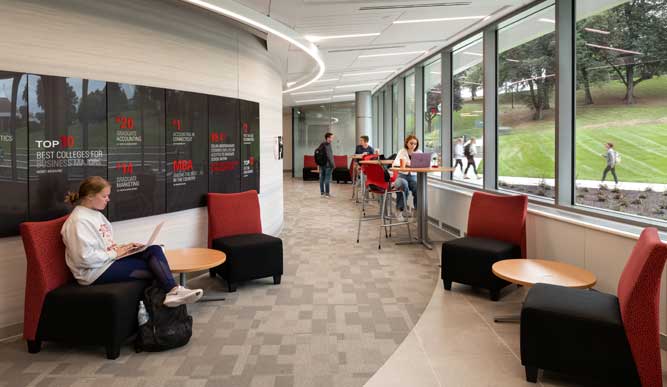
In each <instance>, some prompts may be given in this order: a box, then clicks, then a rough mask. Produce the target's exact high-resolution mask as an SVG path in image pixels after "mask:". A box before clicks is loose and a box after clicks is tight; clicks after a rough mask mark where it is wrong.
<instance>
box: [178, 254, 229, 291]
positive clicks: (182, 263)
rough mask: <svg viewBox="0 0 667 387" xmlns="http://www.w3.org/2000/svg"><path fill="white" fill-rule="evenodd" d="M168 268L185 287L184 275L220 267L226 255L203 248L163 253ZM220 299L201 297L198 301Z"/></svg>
mask: <svg viewBox="0 0 667 387" xmlns="http://www.w3.org/2000/svg"><path fill="white" fill-rule="evenodd" d="M165 255H166V256H167V262H168V263H169V268H170V269H171V271H172V272H173V273H178V274H179V275H178V279H179V283H180V285H181V286H185V273H192V272H195V271H202V270H208V269H211V268H214V267H216V266H220V265H222V264H223V263H225V261H226V260H227V255H225V253H223V252H222V251H219V250H213V249H207V248H203V247H191V248H185V249H174V250H167V251H165ZM220 300H224V298H221V297H210V296H209V297H206V298H204V297H202V298H201V300H200V301H220Z"/></svg>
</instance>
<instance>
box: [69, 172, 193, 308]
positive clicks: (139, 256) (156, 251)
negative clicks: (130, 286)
mask: <svg viewBox="0 0 667 387" xmlns="http://www.w3.org/2000/svg"><path fill="white" fill-rule="evenodd" d="M110 193H111V184H109V182H108V181H106V180H105V179H104V178H102V177H100V176H91V177H88V178H86V179H85V180H83V181H82V182H81V184H80V186H79V191H78V192H69V193H67V195H65V202H66V203H69V204H72V205H74V206H75V207H74V210H73V211H72V213H71V214H70V216H69V218H67V220H66V221H65V224H63V227H62V229H61V231H60V233H61V235H62V237H63V242H64V243H65V248H66V249H65V259H66V262H67V266H68V267H69V269H70V270H71V271H72V274H73V275H74V278H76V280H77V281H78V282H79V284H81V285H92V284H104V283H113V282H123V281H131V280H142V279H151V278H154V279H155V280H157V282H158V283H159V285H160V286H161V287H162V288H163V289H164V291H165V292H167V294H166V297H165V299H164V304H165V305H166V306H168V307H175V306H178V305H182V304H189V303H193V302H196V301H197V300H199V298H201V296H202V295H203V293H204V292H203V291H202V290H201V289H187V288H184V287H182V286H177V285H176V282H175V281H174V277H173V276H172V274H171V270H170V269H169V264H168V263H167V258H166V257H165V255H164V252H163V251H162V247H160V246H149V247H148V248H147V249H145V250H143V251H140V252H137V253H134V254H130V253H131V252H132V250H135V249H138V248H141V247H142V245H141V244H140V243H127V244H124V245H118V244H116V243H115V242H114V240H113V229H112V227H111V223H110V222H109V220H108V219H107V218H106V217H105V216H104V214H102V212H101V211H103V210H104V209H105V208H106V206H107V203H109V195H110Z"/></svg>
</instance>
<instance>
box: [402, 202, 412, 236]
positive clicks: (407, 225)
mask: <svg viewBox="0 0 667 387" xmlns="http://www.w3.org/2000/svg"><path fill="white" fill-rule="evenodd" d="M401 194H403V203H405V205H406V206H407V204H408V201H407V198H406V195H405V192H401ZM405 222H406V223H405V226H406V227H407V228H408V240H409V241H412V233H411V232H410V221H409V220H408V219H406V220H405Z"/></svg>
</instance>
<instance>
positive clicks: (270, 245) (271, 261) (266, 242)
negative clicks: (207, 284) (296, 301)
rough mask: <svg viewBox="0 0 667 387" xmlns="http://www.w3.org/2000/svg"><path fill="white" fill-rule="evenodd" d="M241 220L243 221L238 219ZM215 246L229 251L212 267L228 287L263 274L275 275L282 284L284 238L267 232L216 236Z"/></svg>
mask: <svg viewBox="0 0 667 387" xmlns="http://www.w3.org/2000/svg"><path fill="white" fill-rule="evenodd" d="M238 221H242V219H239V220H238ZM212 248H214V249H216V250H220V251H222V252H223V253H225V254H227V260H226V261H225V263H223V264H222V265H220V266H217V267H215V268H213V269H211V274H213V275H214V274H219V275H220V276H221V277H222V278H224V279H225V281H227V286H228V287H229V291H230V292H233V291H236V284H237V283H238V282H242V281H248V280H253V279H258V278H264V277H273V283H274V284H276V285H277V284H279V283H280V279H281V276H282V274H283V241H282V239H280V238H276V237H273V236H271V235H266V234H244V235H234V236H230V237H223V238H218V239H214V240H213V243H212Z"/></svg>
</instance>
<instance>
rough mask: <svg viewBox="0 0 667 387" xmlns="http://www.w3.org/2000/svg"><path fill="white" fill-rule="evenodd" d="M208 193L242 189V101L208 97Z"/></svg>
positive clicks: (230, 191)
mask: <svg viewBox="0 0 667 387" xmlns="http://www.w3.org/2000/svg"><path fill="white" fill-rule="evenodd" d="M208 126H209V177H208V181H209V183H208V190H209V192H218V193H233V192H239V191H240V190H241V163H240V158H241V156H240V150H241V146H240V143H239V137H240V136H239V134H240V133H239V100H237V99H234V98H225V97H216V96H209V98H208Z"/></svg>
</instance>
